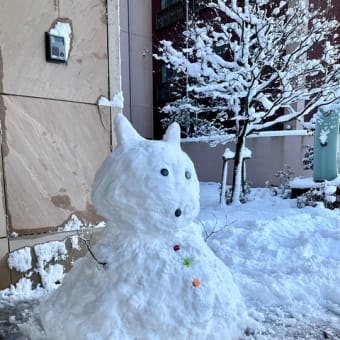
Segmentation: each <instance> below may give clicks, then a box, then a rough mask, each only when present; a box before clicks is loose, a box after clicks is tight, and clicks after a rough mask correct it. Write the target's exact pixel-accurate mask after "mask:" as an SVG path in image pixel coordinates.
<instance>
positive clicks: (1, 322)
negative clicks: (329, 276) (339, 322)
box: [0, 301, 340, 340]
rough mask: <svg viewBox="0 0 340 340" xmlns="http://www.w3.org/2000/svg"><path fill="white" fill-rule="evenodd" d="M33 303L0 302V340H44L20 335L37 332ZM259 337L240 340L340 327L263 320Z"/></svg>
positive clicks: (333, 334) (305, 337) (306, 336)
mask: <svg viewBox="0 0 340 340" xmlns="http://www.w3.org/2000/svg"><path fill="white" fill-rule="evenodd" d="M37 305H38V302H37V301H29V302H27V301H21V302H16V303H13V304H8V303H7V302H1V301H0V340H46V339H45V338H44V337H41V336H39V337H34V338H32V337H31V338H30V337H28V336H27V335H24V332H25V331H24V330H25V327H26V328H31V327H34V329H35V330H38V331H40V330H41V326H40V324H39V320H38V319H37V318H36V317H34V313H33V310H34V307H35V306H37ZM263 326H264V327H263V328H264V329H263V332H262V334H256V335H255V334H252V331H251V330H249V331H247V332H246V335H245V336H244V338H243V339H244V340H253V339H254V340H263V339H265V340H269V339H270V340H340V327H339V328H338V329H335V328H332V327H330V326H329V325H327V324H322V325H320V324H319V325H313V324H311V323H304V324H301V323H296V322H294V320H293V319H291V318H290V317H289V316H288V317H287V316H285V317H281V318H275V319H273V318H266V320H264V321H263Z"/></svg>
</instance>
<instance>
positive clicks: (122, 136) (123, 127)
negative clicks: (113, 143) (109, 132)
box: [115, 113, 143, 146]
mask: <svg viewBox="0 0 340 340" xmlns="http://www.w3.org/2000/svg"><path fill="white" fill-rule="evenodd" d="M115 132H116V137H117V143H118V145H125V146H128V145H133V144H135V143H137V142H139V141H141V140H142V139H143V137H141V136H140V135H139V134H138V132H137V131H136V130H135V128H134V127H133V126H132V125H131V123H130V122H129V121H128V119H127V118H126V117H125V116H124V115H123V114H122V113H118V114H117V116H116V118H115Z"/></svg>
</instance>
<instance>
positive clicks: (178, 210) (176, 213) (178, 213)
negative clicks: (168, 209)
mask: <svg viewBox="0 0 340 340" xmlns="http://www.w3.org/2000/svg"><path fill="white" fill-rule="evenodd" d="M181 215H182V210H181V209H176V211H175V216H176V217H180V216H181Z"/></svg>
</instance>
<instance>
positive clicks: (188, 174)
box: [185, 171, 191, 179]
mask: <svg viewBox="0 0 340 340" xmlns="http://www.w3.org/2000/svg"><path fill="white" fill-rule="evenodd" d="M185 178H186V179H190V178H191V172H190V171H186V172H185Z"/></svg>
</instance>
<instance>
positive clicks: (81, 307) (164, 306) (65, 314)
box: [40, 114, 247, 339]
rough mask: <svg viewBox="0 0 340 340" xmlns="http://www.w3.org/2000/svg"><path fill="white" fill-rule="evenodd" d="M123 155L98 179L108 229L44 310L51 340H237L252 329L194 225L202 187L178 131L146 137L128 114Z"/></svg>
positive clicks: (121, 127) (122, 128) (119, 151)
mask: <svg viewBox="0 0 340 340" xmlns="http://www.w3.org/2000/svg"><path fill="white" fill-rule="evenodd" d="M115 125H116V135H117V140H118V147H117V148H116V150H115V151H114V152H113V153H112V154H111V155H109V157H108V158H107V160H106V161H105V162H104V164H103V166H102V167H101V169H100V170H99V171H98V173H97V175H96V178H95V181H94V185H93V202H94V204H95V206H96V208H97V210H98V212H99V213H100V214H101V215H103V216H104V217H106V218H107V220H108V222H107V227H106V230H104V232H103V234H102V237H101V238H100V240H99V242H98V243H97V245H96V246H95V247H93V249H92V251H93V253H94V254H95V257H96V258H97V259H98V261H100V262H104V263H105V265H101V264H99V263H97V262H96V261H95V260H94V258H93V257H91V256H87V257H85V258H83V259H81V260H79V261H77V262H76V263H75V266H74V267H73V269H72V271H71V272H70V273H69V274H68V275H66V276H65V278H64V281H63V284H62V286H61V287H60V288H59V289H57V290H56V291H55V292H54V293H53V294H52V295H51V296H50V297H49V298H48V299H47V300H46V301H44V302H42V303H41V307H40V313H41V314H40V315H41V319H42V324H43V326H44V329H45V331H46V334H47V337H48V338H49V339H76V338H78V339H80V338H81V339H187V338H188V339H193V338H196V337H200V338H204V339H221V338H226V339H236V338H237V337H238V336H239V335H240V334H242V333H243V331H244V329H245V327H246V325H245V322H246V320H247V316H246V312H245V305H244V303H243V300H242V298H241V295H240V293H239V290H238V288H237V287H236V285H235V284H234V281H233V278H232V276H231V274H230V271H229V269H228V268H227V267H226V266H225V265H224V264H223V263H222V262H221V261H220V260H219V259H218V258H217V257H216V256H215V255H214V254H213V252H212V251H211V250H210V248H209V247H208V246H207V245H206V243H205V242H204V240H203V238H202V236H201V232H200V228H199V226H198V225H197V224H194V223H192V222H193V220H194V218H195V217H196V216H197V214H198V212H199V185H198V181H197V177H196V173H195V169H194V167H193V164H192V162H191V161H190V160H189V158H188V157H187V155H186V154H185V153H184V152H182V151H181V149H180V144H179V142H180V131H179V127H178V125H177V124H173V125H171V126H170V127H169V128H168V130H167V132H166V134H165V136H164V139H163V141H147V140H145V139H143V138H142V137H140V136H139V135H138V134H137V133H136V131H135V130H134V129H133V128H132V126H131V125H130V123H129V122H128V121H127V120H126V118H124V116H122V115H121V114H120V115H118V116H117V118H116V124H115Z"/></svg>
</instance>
